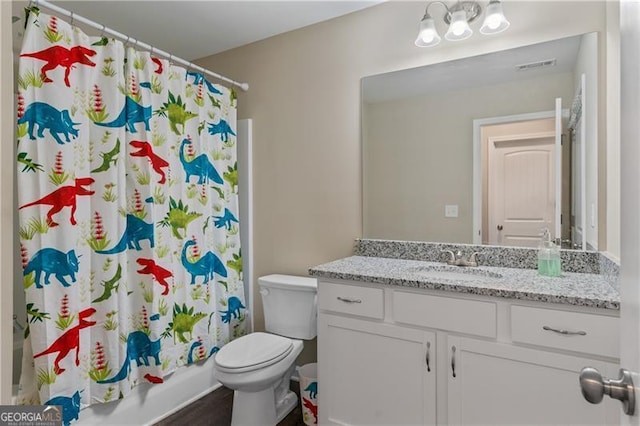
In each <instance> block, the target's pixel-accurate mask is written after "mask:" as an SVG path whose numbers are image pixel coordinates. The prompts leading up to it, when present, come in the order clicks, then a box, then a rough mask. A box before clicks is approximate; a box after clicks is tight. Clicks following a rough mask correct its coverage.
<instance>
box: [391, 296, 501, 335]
mask: <svg viewBox="0 0 640 426" xmlns="http://www.w3.org/2000/svg"><path fill="white" fill-rule="evenodd" d="M393 318H394V320H395V321H397V322H400V323H405V324H412V325H420V326H423V327H429V328H436V329H440V330H447V331H457V332H460V333H466V334H474V335H476V336H484V337H492V338H495V337H496V304H495V303H493V302H480V301H477V300H467V299H455V298H451V297H440V296H431V295H426V294H417V293H409V292H404V291H395V292H394V293H393Z"/></svg>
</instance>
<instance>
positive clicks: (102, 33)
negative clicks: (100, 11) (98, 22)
mask: <svg viewBox="0 0 640 426" xmlns="http://www.w3.org/2000/svg"><path fill="white" fill-rule="evenodd" d="M105 28H107V27H106V26H105V25H104V24H102V29H101V30H100V38H104V30H105Z"/></svg>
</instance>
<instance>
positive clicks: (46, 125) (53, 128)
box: [18, 102, 80, 145]
mask: <svg viewBox="0 0 640 426" xmlns="http://www.w3.org/2000/svg"><path fill="white" fill-rule="evenodd" d="M24 123H29V138H30V139H31V140H35V139H36V137H35V136H34V135H33V131H34V130H35V126H36V124H37V125H38V137H39V138H44V131H45V130H49V133H50V134H51V136H53V138H54V139H55V140H56V142H58V143H59V144H60V145H64V142H63V141H62V139H60V136H59V135H60V134H63V135H64V139H65V141H67V142H71V140H70V139H69V135H71V136H73V137H74V138H77V137H78V130H77V129H74V128H73V126H77V125H79V124H80V123H74V122H73V121H71V116H70V115H69V110H67V109H65V110H62V111H58V110H57V109H56V108H54V107H52V106H51V105H49V104H47V103H45V102H33V103H31V104H29V106H28V107H27V109H26V110H25V112H24V115H23V116H22V117H20V119H18V124H24Z"/></svg>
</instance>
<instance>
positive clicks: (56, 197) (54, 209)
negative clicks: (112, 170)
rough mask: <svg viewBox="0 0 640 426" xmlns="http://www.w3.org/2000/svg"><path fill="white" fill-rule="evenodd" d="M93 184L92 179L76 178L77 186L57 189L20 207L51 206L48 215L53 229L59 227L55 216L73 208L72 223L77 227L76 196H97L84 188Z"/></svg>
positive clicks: (48, 222)
mask: <svg viewBox="0 0 640 426" xmlns="http://www.w3.org/2000/svg"><path fill="white" fill-rule="evenodd" d="M93 182H94V180H93V178H90V177H85V178H76V184H75V185H67V186H61V187H60V188H58V189H56V190H55V191H53V192H52V193H50V194H48V195H45V196H44V197H42V198H40V199H39V200H37V201H34V202H32V203H28V204H25V205H24V206H22V207H20V209H24V208H25V207H31V206H36V205H42V204H44V205H49V206H51V209H50V210H49V212H48V213H47V224H48V225H49V226H50V227H51V228H53V227H54V226H58V223H56V222H55V221H54V220H53V215H54V214H56V213H58V212H59V211H60V210H62V209H63V208H65V207H71V220H70V221H71V224H72V225H75V224H76V219H75V217H74V214H75V213H76V196H78V195H93V194H95V191H91V190H89V189H88V188H84V187H85V186H87V185H91V184H92V183H93Z"/></svg>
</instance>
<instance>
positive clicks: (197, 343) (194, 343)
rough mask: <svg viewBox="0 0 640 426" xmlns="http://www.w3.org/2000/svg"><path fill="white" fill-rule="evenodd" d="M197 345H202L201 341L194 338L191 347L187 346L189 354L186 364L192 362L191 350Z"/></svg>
mask: <svg viewBox="0 0 640 426" xmlns="http://www.w3.org/2000/svg"><path fill="white" fill-rule="evenodd" d="M198 346H202V342H201V341H199V340H196V341H195V342H193V343H192V344H191V347H190V348H189V355H188V356H187V364H193V350H194V349H195V348H197V347H198Z"/></svg>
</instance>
